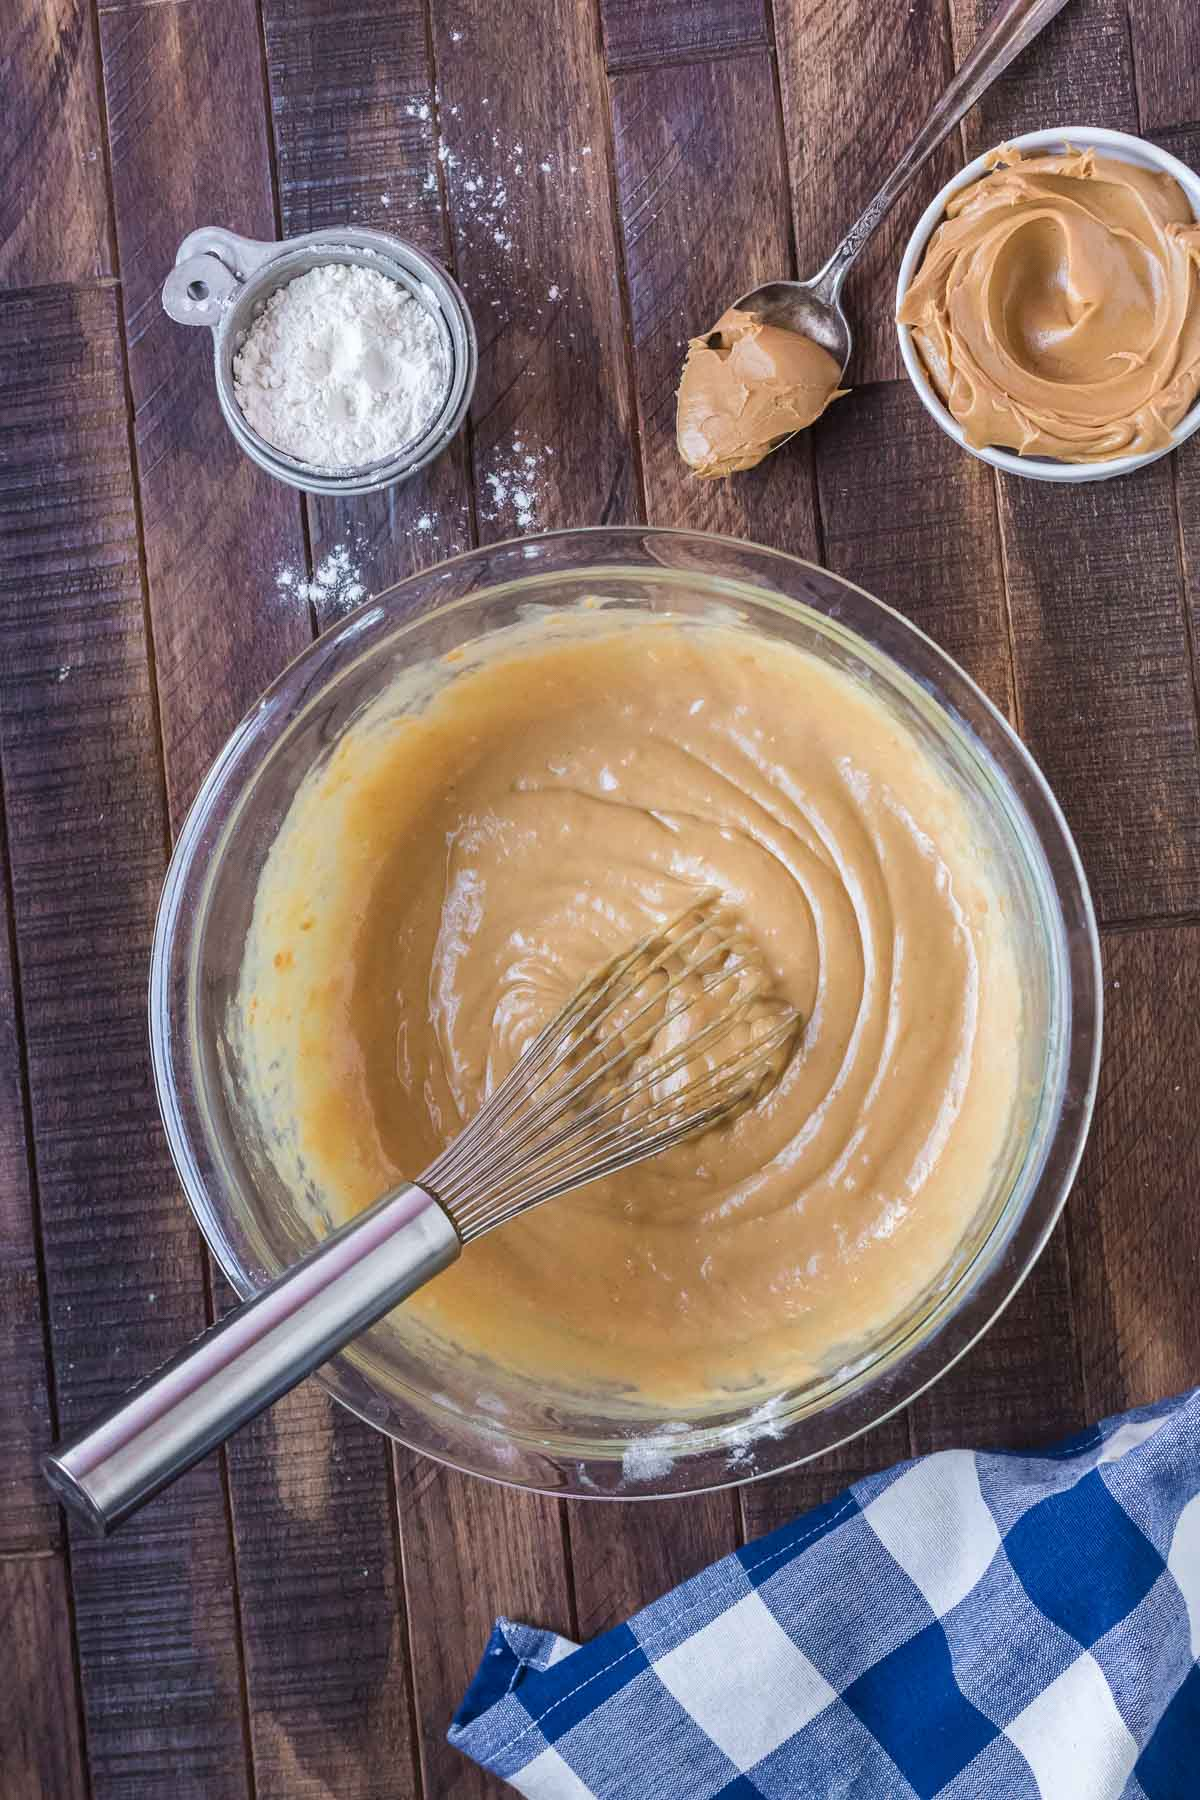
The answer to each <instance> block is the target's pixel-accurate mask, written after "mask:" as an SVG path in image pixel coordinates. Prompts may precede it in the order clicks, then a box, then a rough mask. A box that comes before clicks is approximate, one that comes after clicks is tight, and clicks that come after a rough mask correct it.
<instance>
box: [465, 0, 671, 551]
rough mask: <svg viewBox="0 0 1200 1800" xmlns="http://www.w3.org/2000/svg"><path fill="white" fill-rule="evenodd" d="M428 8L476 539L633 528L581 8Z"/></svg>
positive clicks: (603, 181)
mask: <svg viewBox="0 0 1200 1800" xmlns="http://www.w3.org/2000/svg"><path fill="white" fill-rule="evenodd" d="M546 16H547V15H546V13H545V9H544V7H543V6H542V5H541V4H540V0H501V3H500V4H496V5H492V6H487V7H484V6H479V7H476V8H474V9H472V12H471V14H470V15H469V18H464V20H463V22H462V23H461V24H456V23H455V22H454V20H453V18H452V17H451V16H450V14H449V13H444V12H443V11H442V9H441V8H436V9H435V11H434V17H433V24H434V51H435V56H436V66H437V73H438V90H439V92H438V123H439V131H440V143H439V154H440V155H441V156H442V168H443V173H444V176H445V180H446V185H447V190H448V193H449V199H450V219H451V226H452V247H453V256H454V262H455V266H456V268H457V271H458V277H459V280H460V281H461V282H462V285H463V288H464V290H465V292H466V295H467V299H468V301H469V302H470V304H471V307H472V310H473V312H474V315H475V323H476V326H477V328H478V331H479V349H480V366H479V385H478V387H477V389H476V394H475V403H474V405H473V407H472V409H471V417H472V423H473V431H474V481H475V496H476V510H477V516H478V522H479V534H480V537H481V538H482V539H483V540H484V541H485V542H491V541H494V540H496V539H499V538H504V537H511V536H513V535H514V534H516V533H519V532H525V531H530V530H537V529H543V528H545V529H548V528H551V527H555V526H568V525H596V524H618V523H621V522H623V521H628V520H631V519H634V518H636V517H637V515H638V512H639V508H640V504H641V501H640V495H639V492H638V484H637V478H636V467H635V458H634V451H633V447H632V444H631V442H630V419H631V409H630V390H629V380H628V369H627V359H626V348H625V332H624V322H623V319H622V312H621V301H620V268H619V260H618V250H617V232H616V225H615V222H614V220H613V215H612V207H611V203H610V171H609V166H608V163H609V157H608V137H609V126H608V119H607V112H606V108H605V100H604V86H603V84H604V72H603V69H602V67H601V62H600V54H599V44H598V41H597V33H596V21H595V15H594V12H593V7H592V0H562V4H561V5H559V6H558V7H557V8H556V10H555V15H554V27H553V78H552V79H548V78H547V63H546V60H545V58H544V57H543V56H542V55H541V54H540V53H539V52H538V50H537V49H536V48H535V46H540V45H541V44H542V43H543V41H544V35H545V31H546Z"/></svg>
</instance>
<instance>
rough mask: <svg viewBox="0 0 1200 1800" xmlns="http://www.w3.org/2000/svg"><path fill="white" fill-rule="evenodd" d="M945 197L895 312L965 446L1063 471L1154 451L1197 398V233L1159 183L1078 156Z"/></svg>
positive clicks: (1175, 190)
mask: <svg viewBox="0 0 1200 1800" xmlns="http://www.w3.org/2000/svg"><path fill="white" fill-rule="evenodd" d="M992 164H993V166H992V169H991V171H990V173H988V174H987V175H984V176H982V177H981V178H980V179H979V180H978V181H975V182H972V183H971V184H970V186H968V187H965V188H963V189H961V190H960V192H959V193H957V194H955V195H954V197H953V199H952V200H951V201H950V202H949V204H948V205H947V208H946V219H945V222H944V224H942V225H939V227H938V229H937V230H936V231H935V232H934V234H933V237H932V238H931V239H930V241H929V245H928V247H927V249H926V252H925V256H924V259H923V261H922V264H921V267H920V270H919V271H918V273H917V275H916V277H915V279H914V280H913V283H912V285H911V286H910V288H909V289H908V292H907V293H906V294H905V296H904V299H903V302H902V303H901V306H900V309H899V314H898V317H899V320H900V323H901V324H902V325H911V326H912V329H913V337H914V339H915V341H916V344H917V348H918V350H919V351H920V354H921V358H922V360H923V362H924V364H925V366H926V368H927V369H928V371H929V375H930V378H931V380H932V381H933V384H934V386H935V387H936V389H937V391H938V393H939V394H940V395H941V398H942V400H943V402H944V403H945V405H946V406H947V408H948V409H949V411H950V412H951V413H952V414H953V415H954V417H955V418H956V419H957V420H958V422H959V424H960V425H961V426H962V427H963V430H964V432H965V434H966V438H967V442H968V443H969V444H973V445H975V446H976V447H977V448H980V449H982V448H983V447H984V446H986V445H996V446H999V447H1001V448H1008V449H1012V450H1016V451H1018V452H1019V453H1020V454H1021V455H1022V456H1046V457H1055V458H1057V459H1058V460H1059V461H1062V462H1103V461H1105V460H1107V459H1110V458H1112V457H1115V456H1130V455H1141V454H1143V453H1145V452H1147V451H1152V450H1160V449H1164V448H1166V447H1167V446H1168V445H1169V444H1170V443H1171V438H1172V429H1173V427H1174V426H1176V425H1177V424H1178V423H1179V420H1180V419H1181V418H1182V417H1183V415H1184V413H1185V412H1187V410H1188V408H1189V407H1190V406H1191V405H1192V403H1193V402H1194V401H1195V399H1196V395H1197V390H1198V389H1200V288H1198V282H1200V224H1197V223H1196V221H1195V219H1194V217H1193V214H1192V209H1191V207H1190V206H1189V204H1188V200H1187V196H1186V195H1185V194H1184V192H1183V189H1182V188H1181V187H1180V186H1179V183H1178V182H1177V181H1175V180H1173V179H1172V177H1171V176H1169V175H1167V174H1164V173H1162V172H1160V171H1157V170H1151V169H1144V168H1139V167H1137V166H1136V165H1135V164H1133V163H1127V162H1119V161H1117V160H1115V159H1114V158H1112V157H1107V156H1097V155H1096V154H1095V152H1094V151H1092V150H1084V151H1073V150H1072V151H1069V152H1067V153H1066V154H1063V155H1058V156H1023V155H1021V154H1020V153H1019V152H1018V151H1016V150H1011V149H1001V150H999V151H997V152H996V153H995V156H994V157H993V158H992Z"/></svg>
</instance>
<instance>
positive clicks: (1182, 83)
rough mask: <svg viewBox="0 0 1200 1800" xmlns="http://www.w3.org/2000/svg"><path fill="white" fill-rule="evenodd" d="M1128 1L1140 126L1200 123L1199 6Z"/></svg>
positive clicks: (1158, 0) (1147, 128)
mask: <svg viewBox="0 0 1200 1800" xmlns="http://www.w3.org/2000/svg"><path fill="white" fill-rule="evenodd" d="M1128 5H1129V29H1130V34H1131V37H1132V41H1133V69H1134V77H1135V81H1136V85H1137V100H1138V113H1139V116H1140V118H1141V128H1142V130H1143V131H1154V132H1158V131H1163V130H1166V129H1167V128H1168V127H1170V126H1177V125H1200V91H1198V90H1197V71H1198V70H1200V9H1197V8H1196V7H1195V6H1191V5H1184V6H1164V5H1163V0H1128Z"/></svg>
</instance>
